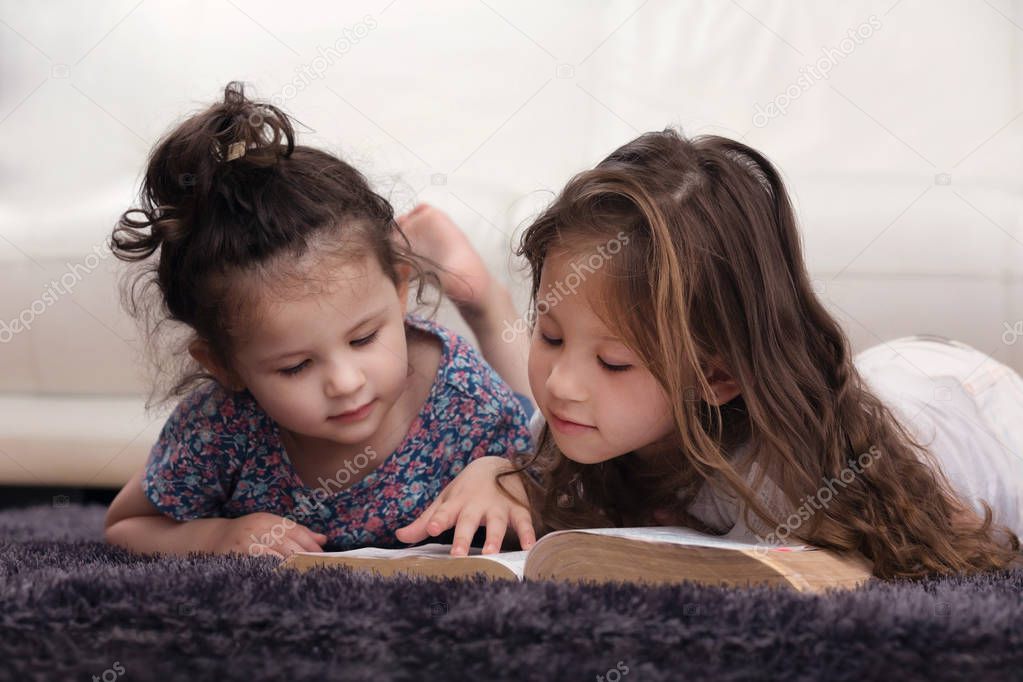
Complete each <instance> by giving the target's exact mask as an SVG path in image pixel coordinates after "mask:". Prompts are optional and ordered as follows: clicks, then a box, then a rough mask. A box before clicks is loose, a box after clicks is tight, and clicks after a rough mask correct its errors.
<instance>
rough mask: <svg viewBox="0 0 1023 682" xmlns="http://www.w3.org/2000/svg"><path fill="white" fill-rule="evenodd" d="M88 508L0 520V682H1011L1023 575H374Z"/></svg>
mask: <svg viewBox="0 0 1023 682" xmlns="http://www.w3.org/2000/svg"><path fill="white" fill-rule="evenodd" d="M103 511H104V509H103V508H102V507H100V506H97V505H91V506H82V505H70V506H66V507H56V508H54V507H50V506H39V507H31V508H27V509H16V510H7V511H2V512H0V677H2V679H9V680H18V681H19V682H23V681H27V680H64V679H79V680H90V679H91V680H104V681H106V682H113V681H114V680H119V679H121V678H123V679H124V681H125V682H128V681H129V680H161V681H162V680H174V679H188V680H213V679H215V680H242V681H244V682H254V681H256V680H264V679H265V680H278V679H291V680H317V681H322V680H334V679H338V680H368V679H383V680H390V679H394V680H424V679H433V680H447V679H470V680H516V681H520V680H559V681H560V680H603V681H606V682H637V681H639V680H750V679H756V680H825V679H826V680H864V679H866V680H929V681H934V680H971V681H975V682H981V681H987V680H1023V598H1021V594H1020V593H1021V587H1023V571H1012V572H1004V573H1000V574H995V575H987V576H983V577H976V578H969V579H965V578H952V579H940V580H931V581H926V582H922V583H915V584H914V583H908V582H902V583H878V584H873V585H870V586H866V587H864V588H860V589H858V590H856V591H851V592H845V593H831V594H827V595H824V596H806V595H800V594H796V593H794V592H789V591H782V590H771V589H767V588H757V589H725V588H709V587H701V586H697V585H692V584H684V585H680V586H676V587H668V588H643V587H638V586H629V585H618V586H607V587H598V586H578V585H575V586H573V585H559V584H552V583H534V584H506V583H500V584H495V583H491V584H488V583H486V582H483V581H477V582H465V583H459V582H457V581H449V580H436V581H425V580H412V579H402V580H383V579H377V578H366V577H362V576H359V575H353V574H352V573H350V572H348V571H347V570H345V569H330V570H323V571H317V572H311V573H306V574H287V575H284V574H280V575H279V574H275V573H274V572H273V567H274V565H275V563H274V560H273V559H270V558H250V557H241V556H229V557H225V556H214V555H198V554H196V555H192V556H190V557H189V558H173V559H169V558H159V559H158V558H152V557H146V556H141V555H135V554H132V553H130V552H127V551H123V550H121V549H117V548H113V547H110V546H107V545H105V544H103V542H102V520H103Z"/></svg>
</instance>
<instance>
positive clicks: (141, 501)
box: [103, 469, 228, 554]
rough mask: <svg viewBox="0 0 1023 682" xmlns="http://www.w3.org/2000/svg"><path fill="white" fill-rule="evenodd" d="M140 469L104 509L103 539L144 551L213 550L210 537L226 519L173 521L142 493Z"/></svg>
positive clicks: (168, 552) (148, 552)
mask: <svg viewBox="0 0 1023 682" xmlns="http://www.w3.org/2000/svg"><path fill="white" fill-rule="evenodd" d="M142 474H143V470H142V469H139V470H138V471H137V472H136V473H135V475H134V476H132V477H131V479H130V480H129V481H128V482H127V483H126V484H125V485H124V487H123V488H121V492H119V493H118V494H117V497H115V498H114V501H113V502H111V503H110V508H109V509H107V515H106V520H105V524H104V525H105V528H104V531H103V537H104V539H105V540H106V541H107V542H109V543H110V544H112V545H120V546H121V547H125V548H127V549H131V550H134V551H136V552H142V553H144V554H155V553H165V554H187V553H188V552H190V551H199V552H203V551H205V552H209V551H213V542H212V539H213V537H214V536H215V535H216V534H217V531H218V529H222V528H223V525H224V524H225V523H226V522H227V521H228V519H220V518H212V519H196V520H195V521H184V522H182V521H175V520H174V519H172V518H169V517H167V516H164V515H163V514H161V513H160V511H159V510H158V509H157V508H156V507H154V506H153V503H152V502H150V501H149V500H148V499H146V496H145V495H144V494H143V493H142Z"/></svg>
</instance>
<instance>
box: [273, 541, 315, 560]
mask: <svg viewBox="0 0 1023 682" xmlns="http://www.w3.org/2000/svg"><path fill="white" fill-rule="evenodd" d="M275 549H276V550H277V552H278V553H279V554H280V555H281V556H283V557H289V556H291V555H292V554H294V553H295V552H319V551H320V548H319V547H315V548H314V549H309V548H307V547H306V546H304V545H302V544H301V543H299V542H296V541H295V540H293V539H292V538H290V537H285V538H283V539H282V540H281V542H280V544H278V545H276V547H275Z"/></svg>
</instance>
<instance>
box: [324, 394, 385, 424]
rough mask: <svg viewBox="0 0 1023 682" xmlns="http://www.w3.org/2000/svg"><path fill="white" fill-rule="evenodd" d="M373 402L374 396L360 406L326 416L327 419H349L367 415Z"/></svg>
mask: <svg viewBox="0 0 1023 682" xmlns="http://www.w3.org/2000/svg"><path fill="white" fill-rule="evenodd" d="M375 404H376V398H374V399H373V400H370V401H369V402H368V403H365V404H364V405H362V406H360V407H357V408H355V409H354V410H348V411H346V412H340V413H338V414H335V415H333V416H331V417H327V419H330V420H332V421H351V420H354V419H362V418H363V417H365V416H367V415H368V414H369V413H370V411H372V409H373V405H375Z"/></svg>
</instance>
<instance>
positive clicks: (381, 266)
mask: <svg viewBox="0 0 1023 682" xmlns="http://www.w3.org/2000/svg"><path fill="white" fill-rule="evenodd" d="M140 203H141V205H140V207H139V208H136V209H132V210H129V211H127V212H125V213H124V214H123V215H122V216H121V218H120V220H119V222H118V224H117V226H116V227H115V229H114V230H113V234H112V236H111V248H112V251H113V252H114V254H115V255H116V256H117V257H118V258H120V259H122V260H124V261H128V262H131V263H136V264H139V265H140V266H141V270H139V271H137V272H133V273H131V276H130V277H129V278H128V279H126V280H125V284H124V287H123V289H122V296H123V299H124V303H125V306H126V308H127V309H128V311H129V312H130V313H131V314H132V315H133V316H134V317H135V318H136V319H137V320H138V321H139V323H140V326H141V327H142V329H143V331H144V335H145V337H146V339H147V341H149V342H150V345H151V346H152V349H151V350H152V351H153V353H152V357H154V358H157V356H159V352H157V349H158V347H159V344H158V343H157V342H156V339H157V338H158V336H159V335H158V334H157V332H159V331H161V329H162V328H163V327H164V325H165V324H168V323H169V324H171V326H173V327H176V328H177V329H179V330H183V331H184V332H185V334H184V339H183V340H181V342H180V343H179V345H178V346H177V347H175V348H174V349H172V351H171V353H170V357H163V358H160V359H157V361H156V363H155V364H157V365H159V366H160V368H161V370H160V371H162V372H163V375H165V376H166V375H169V376H170V379H171V383H170V388H169V389H167V390H166V391H164V392H163V395H162V396H160V400H159V401H158V402H166V401H168V400H170V399H171V398H179V399H180V400H179V402H178V403H177V405H176V407H175V408H174V409H173V411H172V412H171V414H170V416H169V417H168V418H167V420H166V423H165V424H164V426H163V429H162V431H161V433H160V436H159V439H158V441H157V442H156V443H155V445H154V446H153V448H152V450H151V452H150V455H149V458H148V461H147V462H146V464H145V466H144V467H143V468H142V470H141V471H139V472H138V473H137V474H136V475H135V476H133V477H132V478H131V480H130V481H128V483H127V484H126V485H125V486H124V489H123V490H121V492H120V493H119V494H118V496H117V498H116V499H115V500H114V501H113V503H112V504H111V506H110V509H109V510H108V512H107V518H106V532H105V535H106V539H107V541H109V542H111V543H115V544H118V545H122V546H125V547H127V548H130V549H134V550H137V551H142V552H169V553H180V554H184V553H187V552H189V551H194V550H204V551H213V552H230V551H236V552H249V553H259V554H270V555H274V556H279V557H283V556H285V555H286V554H288V553H291V552H294V551H298V550H305V551H319V550H321V549H322V548H323V547H324V546H326V545H330V546H331V547H332V548H339V549H345V548H350V547H355V546H360V545H368V544H372V545H380V546H394V545H398V544H400V543H397V542H396V540H395V539H394V530H395V529H396V528H398V527H399V526H401V525H403V524H406V523H408V522H410V521H411V520H412V519H414V518H415V517H416V516H417V515H418V514H419V513H421V512H422V511H423V510H424V509H425V508H426V505H427V504H428V503H429V502H430V500H432V499H433V498H434V497H436V495H437V494H438V493H439V492H440V490H441V489H442V488H443V487H444V486H445V485H446V484H447V483H448V482H449V481H451V480H452V479H453V478H454V477H455V475H456V474H458V472H459V471H461V470H462V469H463V468H464V467H465V466H466V465H467V464H468V463H470V462H471V461H473V460H474V459H477V458H479V457H482V456H485V455H491V456H494V455H496V456H510V455H512V454H514V453H516V452H523V451H527V450H529V449H530V440H529V438H530V437H529V431H528V428H527V416H526V413H525V411H524V405H526V404H528V398H527V397H526V396H525V395H524V394H525V393H527V392H528V388H526V386H525V382H524V380H523V381H518V382H515V381H513V384H514V385H515V388H516V389H518V391H519V393H517V392H516V391H515V390H513V388H512V387H510V386H509V385H508V384H506V383H505V381H504V380H503V379H502V378H501V376H499V374H498V371H502V373H507V374H508V375H509V376H517V375H518V373H517V372H516V371H509V370H508V369H507V368H509V367H513V366H514V364H515V362H516V361H517V359H516V358H515V357H514V354H513V349H512V347H510V346H508V345H507V344H501V343H499V342H496V341H495V340H492V339H490V340H488V339H481V343H482V344H483V347H484V351H485V352H489V353H490V355H489V356H490V357H491V359H492V361H493V362H494V367H496V368H497V370H495V368H494V367H491V366H490V365H489V364H487V362H486V361H485V360H484V359H483V358H482V357H480V355H479V354H478V353H477V352H476V350H475V349H474V348H473V347H471V346H470V345H469V343H468V342H467V341H466V340H465V339H464V338H462V337H460V336H459V335H457V334H455V333H454V332H452V331H450V330H448V329H446V328H444V327H442V326H441V325H439V324H437V323H436V322H434V321H432V320H431V319H428V318H427V317H422V316H420V315H418V314H415V313H412V312H409V311H408V310H407V302H408V296H407V294H408V293H409V288H410V286H412V285H413V284H414V285H415V300H416V302H417V303H423V302H424V292H425V291H426V287H427V285H428V284H431V283H432V284H433V285H435V286H437V287H442V286H444V285H447V284H451V285H452V286H453V287H455V289H454V291H461V292H462V300H461V301H460V302H461V303H462V304H463V305H462V306H461V309H462V312H463V314H465V315H466V319H467V320H468V321H469V324H470V325H471V326H476V325H482V324H484V322H486V323H488V324H489V322H490V321H489V319H487V320H484V319H483V317H481V316H479V315H476V316H474V315H473V314H472V313H475V312H477V311H479V310H483V309H485V310H486V315H491V314H493V312H494V310H495V309H498V310H500V309H502V308H503V309H504V310H505V311H509V310H511V299H510V297H508V296H507V292H506V291H504V290H502V289H500V288H499V287H496V285H493V284H492V283H491V284H490V285H489V286H488V288H487V289H486V290H485V291H484V290H481V289H479V288H478V287H477V288H475V289H474V288H473V287H471V286H466V282H464V281H463V280H461V279H459V278H458V277H455V276H453V275H452V273H451V272H450V271H448V270H446V269H445V268H444V267H443V265H444V262H450V261H452V259H454V260H455V261H457V258H458V250H457V249H454V250H452V249H450V248H445V250H444V251H437V250H436V249H434V248H433V244H434V243H435V241H436V240H433V239H432V237H431V235H430V234H428V233H427V232H425V231H422V230H420V231H418V232H417V234H416V235H413V240H416V239H418V241H419V242H421V244H422V246H423V253H421V254H417V253H416V252H415V251H414V250H413V247H414V245H413V243H412V241H410V239H409V237H408V236H407V235H406V234H405V232H403V230H402V228H401V227H399V224H398V220H396V219H395V216H394V211H393V209H392V207H391V205H390V204H389V203H388V202H387V200H386V199H384V198H383V197H381V196H380V195H379V194H377V193H376V192H374V191H373V190H372V189H371V188H370V186H369V184H368V183H367V181H366V179H365V177H364V176H363V175H362V174H361V173H360V172H359V171H358V170H356V169H355V168H353V167H352V166H350V165H349V164H347V163H345V162H344V161H342V160H341V159H339V158H337V157H336V156H334V155H332V154H329V153H327V152H325V151H321V150H319V149H314V148H311V147H307V146H303V145H297V144H296V143H295V133H294V129H293V126H292V123H291V121H290V120H289V117H288V116H287V115H285V114H284V113H283V112H282V111H281V110H280V109H279V108H277V107H275V106H273V105H271V104H268V103H263V102H257V101H253V100H250V99H249V98H247V97H246V95H245V92H244V87H243V86H242V85H241V84H239V83H235V82H232V83H229V84H228V85H227V87H226V88H225V90H224V97H223V101H221V102H218V103H216V104H214V105H213V106H211V107H209V108H208V109H206V110H205V111H202V112H200V113H198V114H196V115H193V116H191V117H189V118H187V119H186V120H185V121H184V122H182V123H181V124H180V125H178V126H177V127H176V128H175V129H174V130H173V131H172V132H171V133H170V134H169V135H167V136H166V137H165V138H164V139H162V140H161V141H160V142H159V143H158V144H157V145H156V147H155V148H154V150H153V151H152V153H151V155H150V158H149V162H148V166H147V168H146V171H145V178H144V181H143V184H142V191H141V202H140ZM417 211H418V212H417V213H416V215H415V216H412V217H411V218H409V217H406V218H404V219H402V220H403V221H404V222H407V223H414V222H415V219H417V218H418V217H420V216H421V215H422V213H423V212H424V211H426V212H429V211H432V209H429V207H425V208H420V209H417ZM434 223H435V221H431V224H434ZM463 245H465V246H467V242H463ZM431 256H433V257H432V258H431ZM452 295H454V294H452ZM484 301H485V302H486V305H485V306H483V305H482V303H483V302H484ZM508 317H509V318H513V317H514V311H512V312H511V313H510V314H508ZM488 349H489V350H488ZM168 361H169V362H168ZM158 383H159V382H155V383H154V387H155V386H156V385H157V384H158ZM156 393H157V391H156V389H155V388H154V393H153V394H151V395H150V400H149V401H147V407H148V406H151V405H152V403H153V402H154V396H155V395H156Z"/></svg>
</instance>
